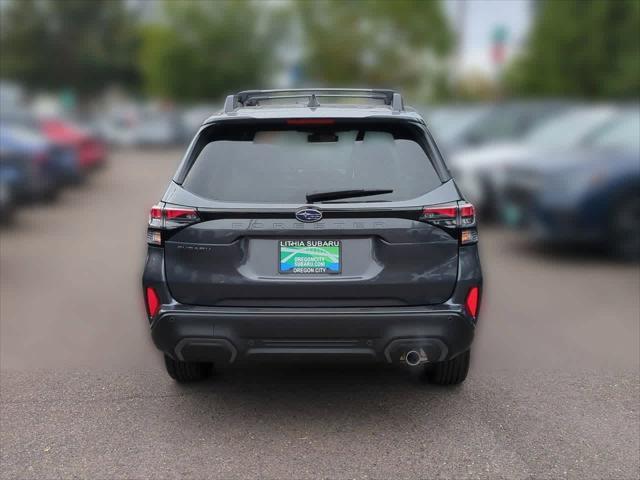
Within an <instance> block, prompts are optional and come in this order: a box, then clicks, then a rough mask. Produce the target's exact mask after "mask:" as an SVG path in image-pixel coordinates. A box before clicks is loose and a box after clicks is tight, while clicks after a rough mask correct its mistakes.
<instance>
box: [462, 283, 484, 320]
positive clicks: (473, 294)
mask: <svg viewBox="0 0 640 480" xmlns="http://www.w3.org/2000/svg"><path fill="white" fill-rule="evenodd" d="M479 293H480V292H479V290H478V287H471V289H470V290H469V293H467V300H466V301H465V304H464V305H465V307H466V309H467V313H468V314H469V315H471V316H472V317H473V318H474V319H475V318H477V316H478V301H479V295H478V294H479Z"/></svg>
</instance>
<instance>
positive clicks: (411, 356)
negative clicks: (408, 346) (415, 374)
mask: <svg viewBox="0 0 640 480" xmlns="http://www.w3.org/2000/svg"><path fill="white" fill-rule="evenodd" d="M404 360H405V362H407V365H409V366H410V367H415V366H417V365H419V364H420V353H418V352H416V351H415V350H411V351H409V352H407V354H406V355H405V356H404Z"/></svg>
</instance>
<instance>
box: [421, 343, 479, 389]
mask: <svg viewBox="0 0 640 480" xmlns="http://www.w3.org/2000/svg"><path fill="white" fill-rule="evenodd" d="M470 363H471V355H470V351H469V350H467V351H466V352H464V353H461V354H460V355H458V356H457V357H455V358H452V359H451V360H446V361H444V362H438V363H436V364H435V365H433V367H432V369H431V370H430V371H428V372H427V379H428V380H429V381H430V382H431V383H435V384H436V385H458V384H459V383H462V382H464V380H465V378H467V373H468V372H469V364H470Z"/></svg>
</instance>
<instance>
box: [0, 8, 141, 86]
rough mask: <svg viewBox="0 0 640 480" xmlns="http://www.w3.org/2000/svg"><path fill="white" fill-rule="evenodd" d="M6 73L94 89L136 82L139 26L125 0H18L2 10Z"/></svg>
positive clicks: (0, 46)
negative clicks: (136, 24) (136, 52)
mask: <svg viewBox="0 0 640 480" xmlns="http://www.w3.org/2000/svg"><path fill="white" fill-rule="evenodd" d="M0 12H1V14H0V75H1V76H2V77H3V78H7V79H12V80H15V81H17V82H20V83H21V84H24V85H25V86H27V87H32V88H46V89H51V88H73V89H74V90H76V91H78V92H79V93H80V94H91V93H95V92H97V91H100V90H102V89H103V88H104V87H105V86H106V85H109V84H112V83H117V84H121V85H124V86H135V85H136V84H137V81H138V76H137V68H136V65H135V51H136V48H137V37H136V27H135V23H134V19H132V18H131V14H130V12H127V10H126V9H125V6H124V3H123V1H121V0H92V1H85V0H64V1H52V0H14V1H12V2H10V3H8V4H5V5H4V7H3V9H2V10H1V11H0Z"/></svg>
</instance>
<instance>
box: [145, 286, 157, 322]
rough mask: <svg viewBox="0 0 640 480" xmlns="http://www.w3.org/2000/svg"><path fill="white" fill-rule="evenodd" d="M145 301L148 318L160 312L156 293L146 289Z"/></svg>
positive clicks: (151, 289) (148, 288) (149, 288)
mask: <svg viewBox="0 0 640 480" xmlns="http://www.w3.org/2000/svg"><path fill="white" fill-rule="evenodd" d="M146 300H147V313H148V314H149V316H150V317H153V316H155V314H156V313H158V311H159V310H160V299H159V298H158V294H157V293H156V291H155V290H154V289H153V288H151V287H147V290H146Z"/></svg>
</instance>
